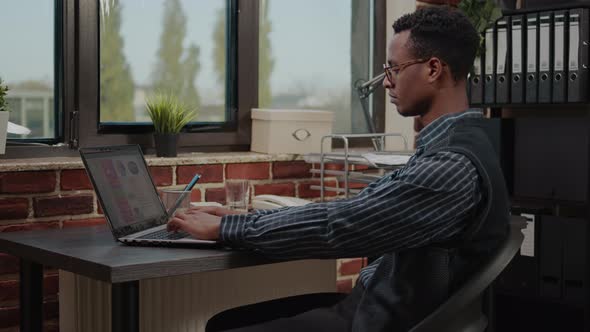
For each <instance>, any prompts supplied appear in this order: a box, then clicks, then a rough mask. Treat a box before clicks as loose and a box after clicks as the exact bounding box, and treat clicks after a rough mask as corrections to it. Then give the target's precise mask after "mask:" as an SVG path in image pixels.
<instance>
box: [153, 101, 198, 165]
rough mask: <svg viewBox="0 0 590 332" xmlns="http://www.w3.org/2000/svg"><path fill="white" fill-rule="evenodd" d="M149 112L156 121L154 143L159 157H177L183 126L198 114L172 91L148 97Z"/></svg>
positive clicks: (154, 121)
mask: <svg viewBox="0 0 590 332" xmlns="http://www.w3.org/2000/svg"><path fill="white" fill-rule="evenodd" d="M146 106H147V112H148V115H149V117H150V118H151V119H152V122H153V123H154V130H155V132H154V143H155V146H156V155H157V156H158V157H176V147H177V145H178V137H179V135H180V131H181V130H182V128H183V127H184V126H185V125H186V124H187V123H189V122H190V121H191V120H192V119H194V118H195V117H196V116H197V112H196V110H192V109H189V108H188V106H186V105H185V104H184V103H182V102H181V101H179V100H178V98H177V97H176V96H175V95H173V94H171V93H161V92H158V93H155V94H153V95H151V96H149V97H148V98H147V101H146Z"/></svg>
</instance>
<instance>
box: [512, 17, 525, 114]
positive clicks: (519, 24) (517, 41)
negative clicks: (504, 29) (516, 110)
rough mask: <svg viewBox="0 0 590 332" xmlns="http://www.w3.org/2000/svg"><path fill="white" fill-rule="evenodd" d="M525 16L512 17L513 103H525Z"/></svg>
mask: <svg viewBox="0 0 590 332" xmlns="http://www.w3.org/2000/svg"><path fill="white" fill-rule="evenodd" d="M523 19H524V16H522V15H516V16H512V18H511V24H510V26H511V29H510V35H511V38H510V39H511V47H510V48H511V51H512V52H511V53H510V54H511V61H510V62H511V64H512V82H511V88H510V101H511V103H513V104H520V103H524V84H525V77H524V75H523V70H524V68H526V67H525V62H524V59H525V52H524V50H525V47H524V40H525V39H524V31H525V29H524V21H523Z"/></svg>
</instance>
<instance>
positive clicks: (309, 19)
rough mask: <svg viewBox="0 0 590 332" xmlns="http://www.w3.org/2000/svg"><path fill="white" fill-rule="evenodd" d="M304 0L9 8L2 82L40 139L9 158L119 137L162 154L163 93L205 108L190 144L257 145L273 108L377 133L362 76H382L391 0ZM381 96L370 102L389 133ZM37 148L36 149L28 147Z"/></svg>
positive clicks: (118, 1) (183, 145)
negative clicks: (155, 112)
mask: <svg viewBox="0 0 590 332" xmlns="http://www.w3.org/2000/svg"><path fill="white" fill-rule="evenodd" d="M291 2H292V1H278V0H251V1H250V0H248V1H238V0H199V1H194V0H150V1H147V0H142V1H137V0H84V1H77V0H55V1H50V0H44V1H32V0H7V1H4V2H2V4H1V5H0V6H1V8H2V10H1V11H0V20H1V21H2V22H3V23H5V25H6V26H10V27H11V28H10V33H5V34H4V35H3V37H4V38H3V40H4V43H5V44H6V45H10V47H6V48H4V49H3V50H2V59H3V61H2V62H1V63H0V77H2V78H3V80H5V81H7V82H8V85H9V87H10V88H11V90H10V92H9V95H8V97H9V101H8V102H9V104H10V107H11V108H12V109H13V110H14V111H13V112H12V113H11V114H10V118H11V121H14V122H16V123H20V124H23V125H26V126H30V127H31V129H32V133H31V135H29V136H27V137H21V136H19V137H11V138H12V143H13V146H9V147H8V148H9V149H8V151H7V154H6V155H4V156H0V158H18V157H30V156H55V155H57V154H60V155H67V154H69V155H77V153H76V148H78V147H87V146H100V145H111V144H112V145H116V144H139V145H141V146H142V148H144V151H145V152H147V153H151V152H152V151H153V150H152V146H153V137H152V130H153V126H151V124H150V121H149V118H148V117H147V116H146V113H145V107H144V103H145V97H146V96H147V95H148V94H149V93H150V92H152V91H157V90H171V91H174V92H175V93H177V94H178V95H179V96H181V98H182V99H183V100H184V101H185V102H187V103H189V104H191V105H194V106H196V107H198V111H199V116H198V117H197V118H196V119H195V121H194V122H192V123H191V124H190V126H189V127H188V128H187V130H185V131H184V132H183V133H182V135H181V138H180V142H179V143H180V151H181V152H183V151H184V152H186V151H236V150H249V144H250V137H251V119H250V114H251V110H252V108H255V107H259V105H260V106H261V107H280V108H286V107H291V108H292V107H301V108H322V109H338V110H337V112H338V113H337V116H336V117H337V119H338V120H337V127H336V131H338V132H350V131H353V132H354V131H357V130H361V131H364V130H365V129H362V128H365V127H366V125H365V122H364V118H363V117H362V115H361V114H362V113H360V111H359V110H360V106H359V105H360V104H359V103H358V98H357V97H356V91H355V90H354V85H353V84H355V82H356V81H358V80H367V79H369V78H370V77H372V76H375V73H378V72H380V71H381V68H380V64H381V63H383V59H384V57H385V55H384V52H385V19H384V15H385V0H370V1H366V0H346V1H342V0H325V1H319V2H318V1H312V0H301V1H296V2H293V3H292V4H291ZM32 7H35V8H36V10H35V11H31V10H30V8H32ZM6 8H8V9H9V10H6ZM238 13H239V20H238ZM328 18H329V19H328ZM323 20H328V21H329V22H327V23H326V24H324V23H325V22H324V21H323ZM306 25H309V26H311V27H312V29H315V30H316V31H315V32H317V33H315V32H314V34H315V35H314V34H310V33H309V31H310V30H309V27H307V26H306ZM375 27H377V28H375ZM372 34H374V38H373V35H372ZM285 39H287V40H289V41H290V43H285ZM306 39H307V41H306ZM373 39H375V43H374V45H373V44H372V40H373ZM351 45H354V47H351ZM381 53H383V54H381ZM305 63H307V65H305ZM269 64H270V65H269ZM259 68H260V70H259ZM371 73H372V74H371ZM298 89H299V90H298ZM380 99H383V102H384V98H383V97H381V98H380V97H378V96H377V97H375V98H374V102H373V104H374V105H373V107H371V108H370V110H371V111H372V112H373V117H374V119H375V121H376V123H377V124H378V130H379V126H380V128H382V127H383V125H384V121H383V116H382V115H380V114H381V113H380V110H382V109H384V107H379V103H380V102H381V101H380ZM357 118H359V119H360V120H359V119H357ZM361 127H362V128H361ZM359 128H360V129H359ZM381 130H382V129H381ZM28 142H34V144H35V145H34V146H27V147H22V145H23V144H25V143H26V144H28ZM39 143H45V144H46V146H43V147H40V146H37V145H39ZM56 143H57V144H56ZM63 143H65V144H63ZM16 145H18V146H16Z"/></svg>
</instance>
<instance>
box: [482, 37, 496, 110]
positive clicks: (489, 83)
mask: <svg viewBox="0 0 590 332" xmlns="http://www.w3.org/2000/svg"><path fill="white" fill-rule="evenodd" d="M494 42H495V38H494V28H488V29H486V32H485V46H486V54H485V56H484V59H485V69H484V74H485V81H484V93H483V94H484V102H485V103H486V104H494V103H495V102H496V75H495V70H494V69H495V67H494V65H495V61H494V60H495V59H496V57H495V56H494V55H495V43H494Z"/></svg>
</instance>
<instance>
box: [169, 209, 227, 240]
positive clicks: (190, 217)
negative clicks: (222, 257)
mask: <svg viewBox="0 0 590 332" xmlns="http://www.w3.org/2000/svg"><path fill="white" fill-rule="evenodd" d="M220 224H221V217H219V216H216V215H212V214H208V213H204V212H201V211H196V210H194V209H193V210H189V211H187V212H186V213H180V212H179V213H177V214H176V215H175V216H174V218H172V219H171V220H170V221H168V224H167V226H166V228H167V229H168V231H169V232H177V231H179V230H182V231H185V232H187V233H189V234H190V235H191V236H192V237H194V238H196V239H199V240H217V239H219V228H220Z"/></svg>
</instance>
